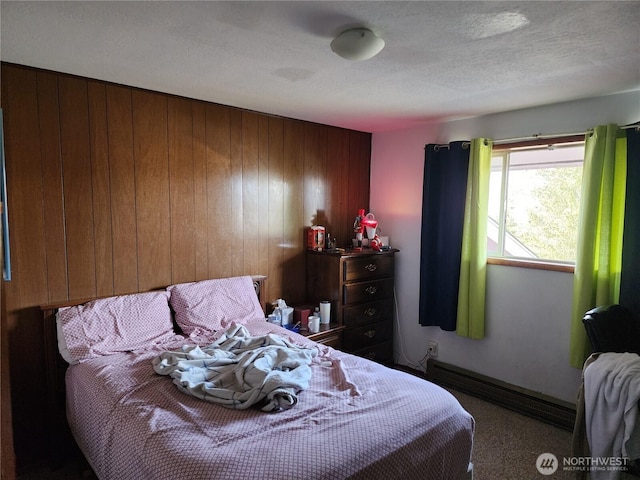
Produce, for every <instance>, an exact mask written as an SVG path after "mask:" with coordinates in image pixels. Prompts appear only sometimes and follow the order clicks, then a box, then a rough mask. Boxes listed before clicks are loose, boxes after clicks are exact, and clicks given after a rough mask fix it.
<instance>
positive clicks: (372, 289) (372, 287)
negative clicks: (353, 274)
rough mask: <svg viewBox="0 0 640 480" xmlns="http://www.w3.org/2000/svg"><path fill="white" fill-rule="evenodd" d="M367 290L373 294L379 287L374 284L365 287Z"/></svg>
mask: <svg viewBox="0 0 640 480" xmlns="http://www.w3.org/2000/svg"><path fill="white" fill-rule="evenodd" d="M364 291H365V292H367V293H368V294H369V295H373V294H374V293H376V292H377V291H378V289H377V288H376V287H374V286H373V285H371V286H369V287H367V288H365V289H364Z"/></svg>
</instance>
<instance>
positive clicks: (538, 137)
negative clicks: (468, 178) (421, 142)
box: [435, 122, 640, 148]
mask: <svg viewBox="0 0 640 480" xmlns="http://www.w3.org/2000/svg"><path fill="white" fill-rule="evenodd" d="M618 128H619V129H620V130H626V129H628V128H635V129H638V130H640V122H636V123H631V124H629V125H624V126H622V127H618ZM588 133H593V128H590V129H589V130H587V131H584V132H576V133H555V134H551V133H548V134H542V133H536V134H533V135H530V136H528V137H515V138H502V139H500V140H493V144H494V145H503V144H507V143H516V142H526V141H528V140H545V139H560V138H564V137H578V136H584V135H586V134H588ZM468 143H469V142H463V143H462V148H465V147H467V146H468ZM435 147H436V148H449V144H448V143H445V144H436V145H435Z"/></svg>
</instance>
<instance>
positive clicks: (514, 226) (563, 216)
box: [487, 141, 584, 264]
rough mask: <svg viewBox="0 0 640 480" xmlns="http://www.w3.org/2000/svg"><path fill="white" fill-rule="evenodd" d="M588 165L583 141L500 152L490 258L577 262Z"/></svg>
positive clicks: (494, 166)
mask: <svg viewBox="0 0 640 480" xmlns="http://www.w3.org/2000/svg"><path fill="white" fill-rule="evenodd" d="M538 143H539V141H538ZM583 159H584V142H583V141H579V142H576V141H572V142H566V143H556V144H553V145H544V146H541V145H539V144H538V145H520V146H512V147H509V148H505V147H503V148H502V149H500V146H494V151H493V154H492V159H491V177H490V185H489V222H488V225H487V250H488V255H489V256H491V257H503V258H514V259H525V260H532V261H542V262H553V263H567V264H572V263H574V262H575V256H576V244H577V227H578V208H579V204H580V189H581V182H582V163H583Z"/></svg>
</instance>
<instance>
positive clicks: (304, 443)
mask: <svg viewBox="0 0 640 480" xmlns="http://www.w3.org/2000/svg"><path fill="white" fill-rule="evenodd" d="M247 328H248V329H249V331H250V332H251V333H252V334H254V335H263V334H265V333H267V332H269V331H272V330H277V331H278V333H282V334H283V336H285V337H287V338H289V339H291V340H292V341H294V342H297V343H306V344H309V343H313V342H309V341H308V340H307V339H305V338H304V337H302V336H300V335H297V334H294V333H290V332H288V331H286V330H284V329H281V328H280V327H275V326H273V325H272V324H269V323H267V322H265V321H263V320H262V321H256V322H250V323H249V324H247ZM314 345H315V344H314ZM179 346H180V345H176V344H171V345H167V346H166V347H167V349H174V348H176V347H179ZM318 348H319V350H320V353H319V355H318V356H317V357H316V358H315V359H314V360H313V363H312V365H311V367H312V378H311V383H310V387H309V389H307V390H304V391H302V392H300V394H299V401H298V404H297V405H296V406H295V407H294V408H292V409H290V410H287V411H284V412H280V413H265V412H261V411H259V410H254V409H249V410H230V409H227V408H224V407H220V406H218V405H214V404H210V403H208V402H205V401H203V400H199V399H197V398H194V397H191V396H188V395H186V394H184V393H182V392H180V391H179V390H178V389H177V387H176V386H175V385H174V384H173V383H172V381H171V379H170V378H168V377H163V376H160V375H157V374H156V373H155V372H154V371H153V368H152V364H151V360H152V358H153V357H155V356H156V355H158V353H159V352H158V351H157V350H156V351H150V352H145V353H141V354H133V353H120V354H116V355H111V356H107V357H101V358H97V359H92V360H89V361H87V362H84V363H82V364H78V365H73V366H71V367H69V369H68V371H67V380H66V382H67V416H68V419H69V424H70V426H71V430H72V432H73V433H74V436H75V437H76V440H77V441H78V444H79V445H80V447H81V449H82V450H83V452H84V454H85V456H86V457H87V460H88V461H89V463H90V464H91V466H92V467H93V469H94V471H95V473H96V475H97V476H98V478H100V479H101V480H126V479H131V480H164V479H167V480H179V479H184V480H196V479H215V480H225V479H229V480H240V479H243V480H244V479H260V480H265V479H269V480H272V479H274V480H275V479H286V480H295V479H301V480H303V479H304V480H310V479H328V480H334V479H342V478H354V479H366V480H370V479H384V480H388V479H394V478H398V479H403V480H410V479H420V480H424V479H456V480H457V479H461V478H467V470H468V465H469V461H470V454H471V446H472V437H473V429H474V421H473V418H472V417H471V415H469V413H467V412H466V411H465V410H464V409H463V408H462V407H461V406H460V404H459V403H458V401H457V400H456V399H455V398H454V397H453V396H452V395H451V394H449V393H448V392H447V391H445V390H444V389H442V388H440V387H438V386H436V385H434V384H432V383H429V382H426V381H424V380H422V379H419V378H416V377H414V376H412V375H408V374H405V373H403V372H400V371H396V370H392V369H389V368H386V367H384V366H381V365H379V364H376V363H374V362H370V361H368V360H365V359H362V358H359V357H355V356H352V355H349V354H345V353H342V352H339V351H337V350H334V349H332V348H329V347H325V346H321V345H319V346H318Z"/></svg>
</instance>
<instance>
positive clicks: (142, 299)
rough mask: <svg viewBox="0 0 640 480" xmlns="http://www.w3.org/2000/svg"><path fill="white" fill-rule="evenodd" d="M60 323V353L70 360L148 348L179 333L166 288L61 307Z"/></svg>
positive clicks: (58, 321) (77, 360) (70, 361)
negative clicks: (174, 328) (176, 332)
mask: <svg viewBox="0 0 640 480" xmlns="http://www.w3.org/2000/svg"><path fill="white" fill-rule="evenodd" d="M57 323H58V334H59V337H60V338H59V343H58V344H59V346H60V348H61V349H60V353H61V354H62V356H63V357H64V358H65V360H67V362H69V363H78V362H81V361H83V360H87V359H89V358H95V357H99V356H102V355H110V354H113V353H118V352H129V351H133V350H144V349H147V348H148V347H149V346H152V345H157V344H160V343H163V342H165V341H167V340H171V339H173V338H175V336H176V335H175V332H174V330H173V322H172V319H171V309H170V308H169V293H168V292H166V291H157V292H149V293H136V294H133V295H121V296H118V297H109V298H101V299H98V300H93V301H91V302H87V303H85V304H83V305H76V306H73V307H65V308H61V309H60V310H58V317H57ZM65 347H66V348H65Z"/></svg>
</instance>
